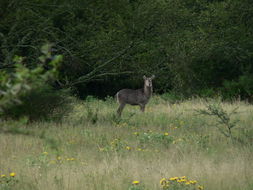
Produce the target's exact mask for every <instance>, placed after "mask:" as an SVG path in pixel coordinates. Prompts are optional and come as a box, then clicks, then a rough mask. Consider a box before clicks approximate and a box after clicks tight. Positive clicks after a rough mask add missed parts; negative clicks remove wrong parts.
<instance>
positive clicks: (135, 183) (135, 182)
mask: <svg viewBox="0 0 253 190" xmlns="http://www.w3.org/2000/svg"><path fill="white" fill-rule="evenodd" d="M139 183H140V182H139V181H133V182H132V184H134V185H138V184H139Z"/></svg>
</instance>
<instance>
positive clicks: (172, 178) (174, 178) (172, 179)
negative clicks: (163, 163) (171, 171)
mask: <svg viewBox="0 0 253 190" xmlns="http://www.w3.org/2000/svg"><path fill="white" fill-rule="evenodd" d="M177 179H178V177H171V178H170V179H169V180H170V181H175V180H177Z"/></svg>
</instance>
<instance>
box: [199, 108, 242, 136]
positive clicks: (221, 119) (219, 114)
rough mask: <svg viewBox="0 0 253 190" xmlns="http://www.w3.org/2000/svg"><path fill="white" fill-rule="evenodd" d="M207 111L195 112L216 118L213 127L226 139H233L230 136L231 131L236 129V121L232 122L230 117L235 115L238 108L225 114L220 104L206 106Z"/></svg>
mask: <svg viewBox="0 0 253 190" xmlns="http://www.w3.org/2000/svg"><path fill="white" fill-rule="evenodd" d="M206 108H207V109H200V110H197V112H198V113H200V114H202V115H208V116H214V117H215V118H217V125H215V126H216V127H217V128H218V129H219V131H220V132H221V133H222V134H223V135H225V136H226V137H230V138H233V137H234V136H233V135H232V129H233V128H234V127H236V125H237V123H238V121H237V120H234V121H233V120H232V119H231V115H232V114H236V113H237V112H236V110H237V109H238V108H235V109H234V110H233V111H232V112H231V113H227V112H226V111H225V110H224V109H223V108H222V107H221V106H220V104H208V105H206Z"/></svg>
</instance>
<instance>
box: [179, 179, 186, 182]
mask: <svg viewBox="0 0 253 190" xmlns="http://www.w3.org/2000/svg"><path fill="white" fill-rule="evenodd" d="M177 182H178V183H181V182H186V179H178V180H177Z"/></svg>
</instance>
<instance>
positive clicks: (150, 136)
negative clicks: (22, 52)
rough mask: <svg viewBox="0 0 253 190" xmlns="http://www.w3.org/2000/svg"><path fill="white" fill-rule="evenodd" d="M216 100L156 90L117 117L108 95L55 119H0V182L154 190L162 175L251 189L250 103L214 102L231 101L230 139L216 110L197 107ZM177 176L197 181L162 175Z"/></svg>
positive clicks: (217, 187) (68, 189)
mask: <svg viewBox="0 0 253 190" xmlns="http://www.w3.org/2000/svg"><path fill="white" fill-rule="evenodd" d="M215 102H217V101H215V100H209V101H208V102H206V101H203V100H201V99H192V100H188V101H184V102H181V103H176V104H172V103H169V101H165V100H163V99H161V98H160V97H158V96H155V97H153V98H152V100H151V102H150V103H149V104H148V105H147V107H146V112H145V113H141V112H140V110H139V108H138V107H131V106H126V108H125V110H124V111H123V114H122V118H121V119H119V118H117V117H115V115H114V113H115V111H116V109H117V104H116V103H115V102H114V100H113V99H110V98H108V99H107V100H106V101H102V100H96V99H93V98H88V99H87V101H83V102H81V101H80V102H79V101H75V102H73V110H72V111H71V112H70V113H69V114H68V115H65V116H64V117H63V120H62V121H61V122H45V121H43V122H33V123H26V121H25V119H23V120H20V121H19V122H17V121H5V122H2V123H0V125H1V127H0V128H1V133H0V175H2V176H1V177H0V189H17V190H37V189H38V190H45V189H49V190H51V189H52V190H79V189H87V190H144V189H146V190H158V189H162V186H161V185H160V180H161V179H162V178H166V181H170V186H168V187H165V186H164V189H169V190H173V189H174V190H175V189H187V190H190V189H202V187H203V188H204V189H207V190H252V189H253V148H252V144H253V142H252V139H253V137H252V135H253V127H252V126H253V106H252V105H249V104H246V103H243V102H234V103H224V102H223V103H222V104H221V105H220V107H219V109H221V108H222V109H224V110H223V112H222V113H223V114H224V113H230V112H232V111H233V110H234V109H235V108H238V109H237V110H236V111H237V113H236V114H232V115H230V116H228V118H229V119H230V120H229V121H228V123H229V124H231V125H233V122H235V127H234V128H232V129H231V131H232V134H231V135H232V138H231V137H226V136H225V135H224V134H223V133H222V132H221V131H220V130H223V132H226V130H227V128H226V127H227V126H228V125H226V123H224V122H221V123H219V124H218V122H219V118H218V116H217V115H214V116H211V115H203V114H199V112H198V111H197V110H200V109H206V108H207V105H212V104H214V103H215ZM13 172H14V173H15V174H13ZM10 173H12V175H15V176H14V177H13V176H12V177H9V175H10ZM4 175H6V176H4ZM181 176H186V179H187V180H188V179H191V180H196V181H197V184H194V183H196V181H195V182H192V181H191V182H192V184H188V185H184V183H185V182H184V181H183V180H182V181H181V182H180V181H179V182H177V181H178V180H176V179H173V178H172V179H171V180H169V179H168V178H171V177H181ZM133 181H138V182H139V184H135V185H133V184H132V182H133ZM138 182H136V183H138Z"/></svg>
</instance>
